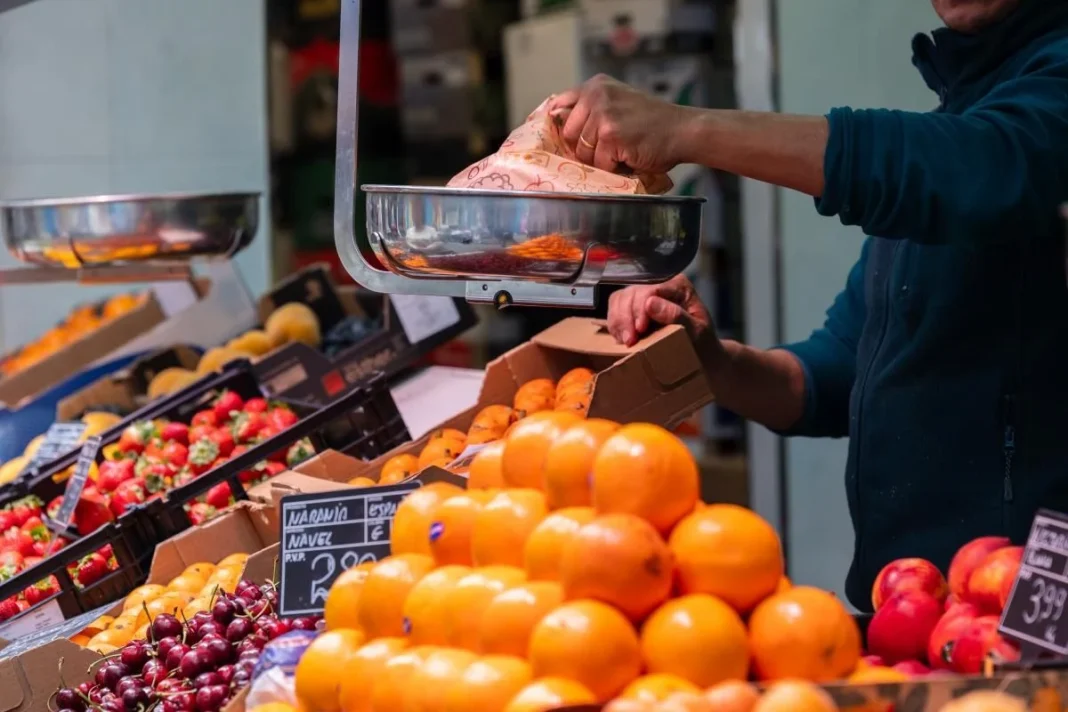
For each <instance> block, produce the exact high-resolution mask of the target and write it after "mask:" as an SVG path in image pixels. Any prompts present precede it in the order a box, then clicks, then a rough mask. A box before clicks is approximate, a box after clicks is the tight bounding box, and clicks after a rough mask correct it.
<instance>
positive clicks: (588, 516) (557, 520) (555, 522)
mask: <svg viewBox="0 0 1068 712" xmlns="http://www.w3.org/2000/svg"><path fill="white" fill-rule="evenodd" d="M595 517H596V514H595V513H594V511H593V508H592V507H567V508H565V509H558V510H556V511H555V512H551V513H550V514H549V516H547V517H545V519H543V520H541V523H540V524H538V526H537V527H535V528H534V531H532V532H531V533H530V536H529V537H527V544H526V547H525V549H524V551H523V561H524V563H525V565H526V569H527V577H528V578H529V579H530V580H531V581H559V580H560V559H561V557H562V556H563V552H564V546H565V545H566V544H567V542H569V541H571V539H572V538H573V537H574V536H575V535H576V534H577V533H578V531H579V529H581V528H582V527H583V525H585V524H589V523H590V522H592V521H593V520H594V518H595Z"/></svg>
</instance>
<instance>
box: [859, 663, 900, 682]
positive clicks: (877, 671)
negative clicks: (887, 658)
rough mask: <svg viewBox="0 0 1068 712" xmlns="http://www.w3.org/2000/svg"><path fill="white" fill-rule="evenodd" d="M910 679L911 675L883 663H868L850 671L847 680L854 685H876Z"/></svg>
mask: <svg viewBox="0 0 1068 712" xmlns="http://www.w3.org/2000/svg"><path fill="white" fill-rule="evenodd" d="M909 679H910V678H909V676H908V675H907V674H906V673H903V672H901V671H900V670H895V669H894V668H891V667H885V666H882V665H868V666H867V667H858V668H857V669H856V670H854V671H853V672H852V673H850V675H849V677H847V678H846V682H849V683H852V684H854V685H875V684H881V683H884V682H908V681H909Z"/></svg>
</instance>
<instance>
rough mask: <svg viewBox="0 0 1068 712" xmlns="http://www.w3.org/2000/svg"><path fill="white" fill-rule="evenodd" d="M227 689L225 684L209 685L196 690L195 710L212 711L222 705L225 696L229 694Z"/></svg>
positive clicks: (201, 711)
mask: <svg viewBox="0 0 1068 712" xmlns="http://www.w3.org/2000/svg"><path fill="white" fill-rule="evenodd" d="M229 692H230V691H229V690H227V689H226V686H225V685H211V686H210V687H202V688H200V689H199V690H197V697H196V700H197V710H198V712H213V710H217V709H219V708H220V707H222V706H223V703H225V702H226V696H227V694H229Z"/></svg>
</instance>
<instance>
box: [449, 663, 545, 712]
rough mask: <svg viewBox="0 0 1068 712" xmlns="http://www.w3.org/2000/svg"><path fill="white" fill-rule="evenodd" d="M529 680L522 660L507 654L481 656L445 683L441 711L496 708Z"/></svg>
mask: <svg viewBox="0 0 1068 712" xmlns="http://www.w3.org/2000/svg"><path fill="white" fill-rule="evenodd" d="M531 680H532V675H531V672H530V663H528V662H527V661H526V660H523V659H521V658H514V657H510V656H507V655H487V656H485V657H481V658H479V659H478V660H476V661H474V662H473V663H471V664H470V665H468V666H467V669H466V670H464V674H463V675H462V676H461V677H460V679H459V680H458V681H457V682H455V683H453V685H452V686H451V687H449V689H448V691H447V692H446V694H445V712H500V711H501V710H503V709H504V707H505V705H507V704H508V702H509V701H510V700H511V699H512V698H513V697H515V696H516V694H517V693H518V692H519V691H520V690H522V689H523V688H524V687H526V686H527V685H529V684H530V682H531Z"/></svg>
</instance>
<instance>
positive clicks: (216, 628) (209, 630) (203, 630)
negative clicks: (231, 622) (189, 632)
mask: <svg viewBox="0 0 1068 712" xmlns="http://www.w3.org/2000/svg"><path fill="white" fill-rule="evenodd" d="M225 633H226V625H225V624H224V623H219V622H218V621H214V620H210V621H208V622H207V623H205V624H204V625H202V626H200V635H199V636H198V639H199V640H204V638H206V637H208V636H209V635H214V636H222V635H225Z"/></svg>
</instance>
